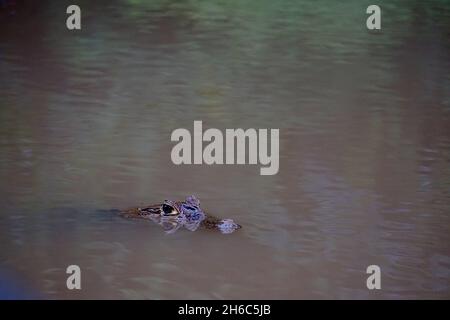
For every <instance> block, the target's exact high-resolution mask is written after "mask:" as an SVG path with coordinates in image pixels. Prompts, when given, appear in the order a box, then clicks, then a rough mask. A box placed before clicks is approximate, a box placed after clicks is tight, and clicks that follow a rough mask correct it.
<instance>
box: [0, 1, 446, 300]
mask: <svg viewBox="0 0 450 320" xmlns="http://www.w3.org/2000/svg"><path fill="white" fill-rule="evenodd" d="M69 4H71V3H69V2H67V3H66V2H65V1H58V2H55V1H53V2H50V1H39V2H35V3H32V2H31V1H30V2H25V1H23V2H17V4H16V5H12V6H11V7H7V8H6V9H2V11H0V13H1V14H0V23H1V24H0V195H1V196H0V283H1V284H2V285H1V286H0V288H2V292H3V295H4V296H5V294H6V293H10V295H14V296H16V297H29V296H33V297H40V298H52V299H53V298H68V299H72V298H150V299H170V298H177V299H196V298H200V299H203V298H206V299H216V298H218V299H243V298H250V299H260V298H272V299H274V298H275V299H279V298H286V299H301V298H331V299H335V298H336V299H343V298H358V299H362V298H367V299H379V298H396V299H407V298H450V282H449V278H450V212H449V207H450V171H449V164H450V113H449V112H450V91H449V88H450V76H449V74H450V72H449V71H450V59H449V57H450V42H449V40H448V39H450V34H449V30H450V14H449V12H450V10H449V5H448V3H446V2H445V1H429V2H427V3H424V2H422V1H397V2H396V3H395V4H393V3H391V2H388V1H381V3H380V4H381V6H382V10H383V13H382V19H383V20H382V30H381V31H380V32H369V31H368V30H367V29H366V27H365V19H366V14H365V9H366V8H367V6H368V5H369V4H371V3H369V2H368V1H346V2H345V3H341V2H335V1H315V2H312V3H309V2H307V1H265V0H264V1H226V2H222V1H221V2H217V3H212V1H181V2H178V1H151V2H150V1H149V2H148V3H147V2H146V1H118V0H115V1H108V2H107V4H106V5H104V4H103V5H101V4H99V3H97V2H95V3H93V2H89V1H78V4H79V5H80V7H81V8H82V30H81V31H76V32H70V31H68V30H67V29H66V28H65V18H66V15H65V9H66V7H67V6H68V5H69ZM194 120H202V121H203V124H204V126H205V127H212V128H219V129H221V130H224V129H225V128H279V129H280V171H279V173H278V174H277V175H274V176H261V175H260V174H259V166H254V165H253V166H242V165H241V166H194V165H192V166H175V165H173V164H172V162H171V160H170V151H171V148H172V146H173V143H171V142H170V134H171V132H172V131H173V130H174V129H176V128H180V127H183V128H186V129H188V130H192V127H193V121H194ZM190 194H194V195H196V196H197V197H198V198H200V200H201V201H202V206H203V208H204V209H205V210H206V211H209V212H211V213H213V214H215V215H217V216H221V217H227V218H233V219H235V220H236V221H238V222H239V223H240V224H242V225H243V229H241V230H239V231H238V232H236V233H233V234H231V235H222V234H220V233H214V232H202V231H197V232H190V231H187V230H180V231H178V232H176V233H175V234H172V235H166V234H164V233H163V231H162V230H161V229H160V228H159V227H158V226H157V225H154V224H153V223H151V222H146V221H135V220H126V219H123V218H121V217H119V216H117V215H113V214H110V213H108V212H107V211H104V210H107V209H110V208H125V207H129V206H135V205H141V204H149V203H154V202H159V201H161V200H163V199H173V200H181V199H183V198H184V197H186V196H188V195H190ZM70 264H77V265H79V266H80V267H81V270H82V290H80V291H76V292H75V291H69V290H67V288H66V277H67V275H66V273H65V269H66V267H67V266H68V265H70ZM371 264H376V265H379V266H380V267H381V270H382V290H380V291H369V290H367V288H366V278H367V274H366V268H367V266H368V265H371Z"/></svg>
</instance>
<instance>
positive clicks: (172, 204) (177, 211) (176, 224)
mask: <svg viewBox="0 0 450 320" xmlns="http://www.w3.org/2000/svg"><path fill="white" fill-rule="evenodd" d="M121 215H122V216H124V217H127V218H141V219H149V220H152V221H154V222H156V223H157V224H159V225H161V226H162V227H163V228H164V230H165V232H166V233H173V232H175V231H177V230H178V229H179V228H180V227H185V228H186V229H188V230H190V231H195V230H197V229H199V228H203V229H209V230H218V231H220V232H222V233H226V234H228V233H232V232H234V231H236V230H237V229H240V228H241V226H240V225H239V224H237V223H235V222H234V221H233V220H232V219H220V218H216V217H213V216H211V215H209V214H206V213H205V212H203V210H202V209H201V208H200V201H199V200H198V199H197V198H196V197H194V196H189V197H187V198H186V200H184V201H171V200H164V202H163V203H160V204H153V205H149V206H144V207H134V208H129V209H126V210H123V211H121Z"/></svg>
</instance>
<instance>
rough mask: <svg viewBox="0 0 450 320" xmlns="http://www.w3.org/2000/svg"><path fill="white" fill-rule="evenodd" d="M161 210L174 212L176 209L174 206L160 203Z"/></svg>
mask: <svg viewBox="0 0 450 320" xmlns="http://www.w3.org/2000/svg"><path fill="white" fill-rule="evenodd" d="M162 211H163V212H164V214H176V213H177V211H176V210H175V209H174V207H172V206H169V205H168V204H163V205H162Z"/></svg>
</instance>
